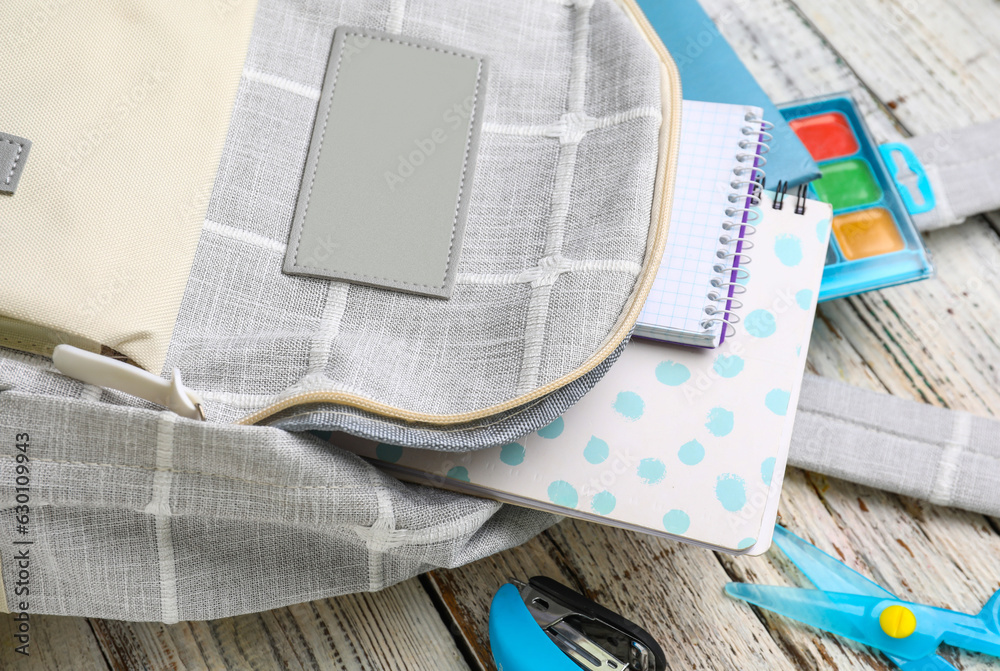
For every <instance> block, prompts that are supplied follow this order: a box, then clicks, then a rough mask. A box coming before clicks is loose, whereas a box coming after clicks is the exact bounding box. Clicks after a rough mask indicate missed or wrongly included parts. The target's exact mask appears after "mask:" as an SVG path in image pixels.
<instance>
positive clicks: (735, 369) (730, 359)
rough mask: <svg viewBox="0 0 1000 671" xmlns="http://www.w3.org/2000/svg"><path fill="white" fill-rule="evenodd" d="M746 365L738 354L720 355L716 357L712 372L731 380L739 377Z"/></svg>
mask: <svg viewBox="0 0 1000 671" xmlns="http://www.w3.org/2000/svg"><path fill="white" fill-rule="evenodd" d="M745 365H746V362H744V361H743V358H742V357H740V356H738V355H736V354H720V355H719V356H717V357H715V363H713V364H712V370H714V371H715V372H716V373H718V374H719V375H720V376H722V377H724V378H726V379H729V378H733V377H736V376H737V375H739V374H740V373H741V372H742V371H743V367H744V366H745Z"/></svg>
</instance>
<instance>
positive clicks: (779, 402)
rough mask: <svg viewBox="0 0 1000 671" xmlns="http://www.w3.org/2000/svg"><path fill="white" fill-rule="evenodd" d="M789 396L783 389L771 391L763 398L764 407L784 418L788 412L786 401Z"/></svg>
mask: <svg viewBox="0 0 1000 671" xmlns="http://www.w3.org/2000/svg"><path fill="white" fill-rule="evenodd" d="M790 399H791V394H790V393H789V392H787V391H785V390H784V389H772V390H771V391H769V392H767V396H765V397H764V405H766V406H767V409H768V410H770V411H771V412H773V413H774V414H776V415H781V416H784V415H785V413H786V412H788V401H789V400H790Z"/></svg>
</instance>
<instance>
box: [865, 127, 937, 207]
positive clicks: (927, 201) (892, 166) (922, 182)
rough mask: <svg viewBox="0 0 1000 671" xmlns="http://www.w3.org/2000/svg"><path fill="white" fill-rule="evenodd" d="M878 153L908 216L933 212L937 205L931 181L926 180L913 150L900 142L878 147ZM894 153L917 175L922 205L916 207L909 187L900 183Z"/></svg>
mask: <svg viewBox="0 0 1000 671" xmlns="http://www.w3.org/2000/svg"><path fill="white" fill-rule="evenodd" d="M878 151H879V153H880V154H882V160H883V161H884V162H885V167H886V168H888V170H889V176H890V177H891V178H892V181H893V182H895V184H896V190H897V191H899V195H900V197H901V198H902V199H903V204H904V205H906V210H907V211H908V212H909V213H910V214H922V213H924V212H930V211H931V210H933V209H934V206H935V205H936V204H937V203H936V202H935V200H934V190H933V189H931V181H930V179H928V178H927V171H926V170H924V166H923V164H922V163H921V162H920V159H918V158H917V155H916V154H914V153H913V150H912V149H910V148H909V147H908V146H906V145H905V144H903V143H902V142H888V143H886V144H883V145H879V148H878ZM894 151H898V152H899V153H900V154H902V155H903V161H905V162H906V167H908V168H909V169H910V170H912V171H913V172H914V173H915V174H916V175H917V190H918V191H919V192H920V195H921V196H922V197H923V200H924V202H923V203H922V204H920V205H917V203H916V201H914V200H913V194H912V193H910V189H909V187H907V186H905V185H903V184H902V183H900V181H899V176H898V175H899V166H897V165H896V162H895V161H894V160H893V159H892V152H894Z"/></svg>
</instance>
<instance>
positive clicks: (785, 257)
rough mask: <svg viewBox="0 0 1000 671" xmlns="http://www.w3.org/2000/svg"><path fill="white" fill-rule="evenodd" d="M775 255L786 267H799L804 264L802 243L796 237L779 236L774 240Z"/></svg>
mask: <svg viewBox="0 0 1000 671" xmlns="http://www.w3.org/2000/svg"><path fill="white" fill-rule="evenodd" d="M774 253H775V255H776V256H777V257H778V260H779V261H781V262H782V263H783V264H784V265H786V266H789V267H794V266H797V265H799V264H800V263H802V241H801V240H799V239H798V237H796V236H794V235H787V234H785V235H779V236H778V237H777V238H776V239H775V240H774Z"/></svg>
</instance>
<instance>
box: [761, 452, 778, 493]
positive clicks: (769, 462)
mask: <svg viewBox="0 0 1000 671" xmlns="http://www.w3.org/2000/svg"><path fill="white" fill-rule="evenodd" d="M774 463H775V458H774V457H768V458H767V459H765V460H764V461H762V462H761V463H760V479H761V480H762V481H763V482H764V484H765V485H767V486H768V487H770V486H771V478H773V477H774Z"/></svg>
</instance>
